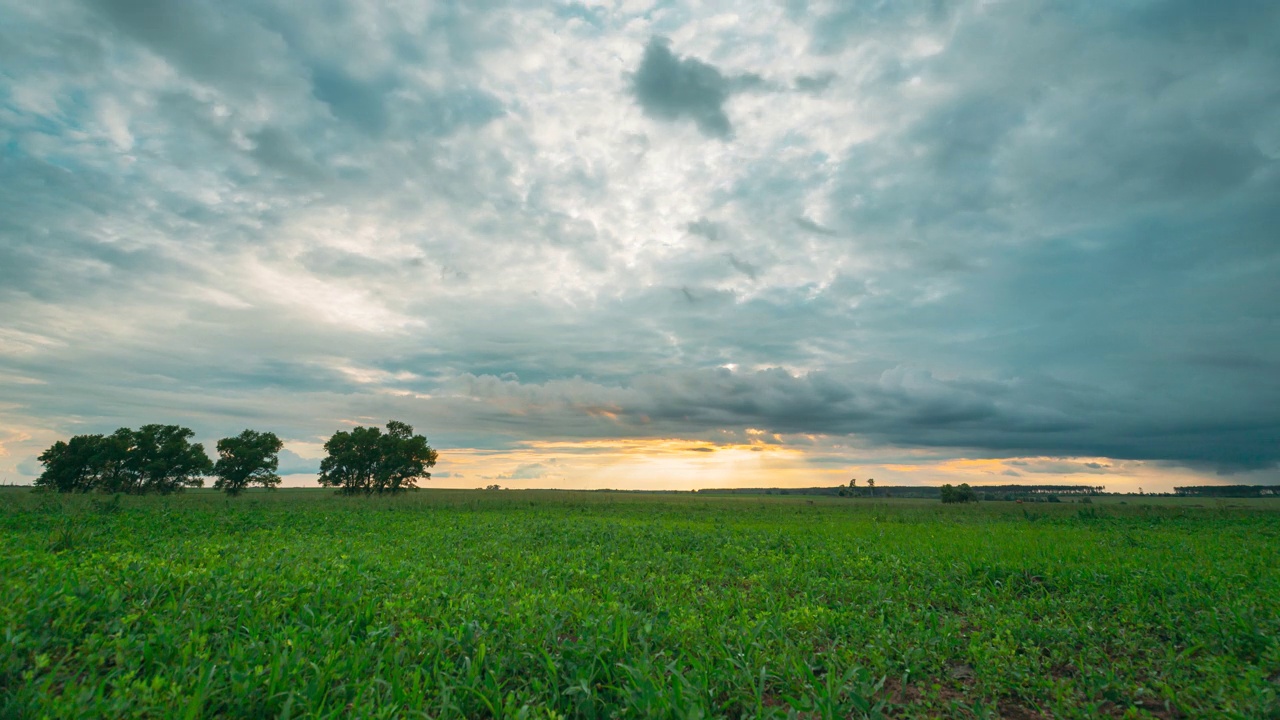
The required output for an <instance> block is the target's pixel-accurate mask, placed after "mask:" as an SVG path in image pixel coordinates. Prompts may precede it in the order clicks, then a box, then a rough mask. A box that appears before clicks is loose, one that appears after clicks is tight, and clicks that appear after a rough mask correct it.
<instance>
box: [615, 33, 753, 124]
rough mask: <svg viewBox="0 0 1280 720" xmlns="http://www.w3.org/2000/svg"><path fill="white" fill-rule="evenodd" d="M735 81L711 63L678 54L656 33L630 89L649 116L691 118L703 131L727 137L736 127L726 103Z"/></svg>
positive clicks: (645, 51)
mask: <svg viewBox="0 0 1280 720" xmlns="http://www.w3.org/2000/svg"><path fill="white" fill-rule="evenodd" d="M734 84H735V83H734V81H733V80H732V79H730V78H726V77H725V76H724V75H722V74H721V73H720V71H719V70H717V69H716V68H715V67H714V66H712V65H708V64H707V63H704V62H702V61H701V60H698V59H696V58H681V57H679V56H678V55H676V54H675V53H673V52H672V51H671V47H670V41H668V40H667V39H665V38H661V37H656V36H655V37H653V38H651V39H650V40H649V44H648V45H646V46H645V49H644V60H643V61H642V62H641V63H640V67H639V69H637V70H636V72H635V75H634V76H632V79H631V92H632V94H633V95H634V96H635V98H636V101H637V102H639V103H640V106H641V107H642V108H644V111H645V113H646V114H647V115H649V116H650V117H654V118H658V119H661V120H679V119H681V118H688V119H691V120H693V121H694V123H696V124H697V126H698V129H699V130H700V131H702V134H703V135H706V136H707V137H713V138H719V139H726V138H729V137H731V136H732V135H733V127H732V126H731V124H730V123H729V117H728V115H726V114H725V111H724V104H725V102H726V101H727V100H728V99H729V95H730V93H731V92H732V91H733V88H734Z"/></svg>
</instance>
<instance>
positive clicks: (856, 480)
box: [849, 478, 858, 488]
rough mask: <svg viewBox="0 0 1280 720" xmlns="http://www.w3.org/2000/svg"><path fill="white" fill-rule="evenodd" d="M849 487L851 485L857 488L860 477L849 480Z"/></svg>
mask: <svg viewBox="0 0 1280 720" xmlns="http://www.w3.org/2000/svg"><path fill="white" fill-rule="evenodd" d="M849 487H851V488H856V487H858V478H853V479H852V480H850V481H849Z"/></svg>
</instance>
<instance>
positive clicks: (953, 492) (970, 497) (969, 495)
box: [938, 483, 978, 503]
mask: <svg viewBox="0 0 1280 720" xmlns="http://www.w3.org/2000/svg"><path fill="white" fill-rule="evenodd" d="M938 494H939V495H941V497H942V502H944V503H967V502H977V501H978V493H977V492H975V491H974V489H973V488H971V487H969V483H960V487H953V486H951V485H943V486H942V487H940V488H938Z"/></svg>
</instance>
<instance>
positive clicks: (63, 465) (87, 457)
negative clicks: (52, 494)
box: [36, 435, 106, 492]
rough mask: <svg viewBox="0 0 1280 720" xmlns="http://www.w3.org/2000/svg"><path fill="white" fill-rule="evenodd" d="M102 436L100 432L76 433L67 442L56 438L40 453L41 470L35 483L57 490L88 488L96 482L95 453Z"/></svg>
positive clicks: (93, 486) (102, 440) (80, 490)
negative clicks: (42, 469) (98, 433)
mask: <svg viewBox="0 0 1280 720" xmlns="http://www.w3.org/2000/svg"><path fill="white" fill-rule="evenodd" d="M105 440H106V438H105V437H103V436H102V435H76V436H74V437H72V438H71V440H70V441H68V442H63V441H61V440H59V441H58V442H56V443H54V444H53V446H52V447H50V448H49V449H48V450H45V451H44V452H42V453H40V456H39V457H38V458H37V459H38V460H39V461H40V462H41V463H43V464H44V472H43V473H41V474H40V477H39V478H36V486H37V487H43V488H47V489H49V490H56V491H58V492H89V491H90V490H93V489H94V488H95V487H97V485H98V476H99V473H98V469H97V464H96V462H95V459H96V457H97V456H98V455H99V454H100V453H101V452H102V447H103V443H104V441H105Z"/></svg>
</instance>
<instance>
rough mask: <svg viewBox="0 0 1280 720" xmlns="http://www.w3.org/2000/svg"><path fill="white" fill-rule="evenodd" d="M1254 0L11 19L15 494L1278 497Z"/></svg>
mask: <svg viewBox="0 0 1280 720" xmlns="http://www.w3.org/2000/svg"><path fill="white" fill-rule="evenodd" d="M1278 278H1280V3H1275V2H1266V1H1264V0H1256V1H1247V0H1223V1H1222V2H1204V1H1203V0H1110V1H1108V2H1088V1H1082V0H1062V1H1046V0H955V1H948V0H896V1H894V2H889V1H887V0H843V1H841V2H819V1H816V0H815V1H812V2H810V1H807V0H774V1H768V2H766V1H759V2H754V1H744V0H732V1H728V0H726V1H723V2H720V1H714V0H707V1H698V2H694V1H689V2H680V1H666V0H659V1H656V2H655V1H654V0H620V1H617V2H613V1H603V0H601V1H594V0H593V1H590V2H586V1H584V2H562V1H553V2H519V1H517V0H511V1H509V2H508V1H505V0H457V1H454V0H438V1H435V2H422V1H419V0H413V1H411V2H409V1H406V2H395V1H379V2H359V1H356V0H349V1H348V0H307V1H305V2H304V1H303V0H217V1H216V2H212V1H201V0H191V1H190V2H184V3H172V2H168V1H166V0H40V2H23V1H19V0H0V482H5V483H17V484H25V483H30V482H32V481H33V480H34V479H35V477H37V476H38V475H39V473H40V472H41V467H40V465H39V463H38V462H37V461H36V456H37V455H38V454H39V453H40V452H41V451H42V450H43V449H44V448H46V447H48V446H49V445H51V444H52V443H53V442H54V441H56V440H58V439H64V438H66V437H69V436H71V435H74V434H83V433H98V432H110V431H112V430H114V429H115V428H117V427H121V426H130V427H136V426H139V425H142V424H145V423H151V422H160V423H173V424H181V425H184V426H188V427H191V428H192V429H193V430H195V432H196V439H198V440H201V441H203V442H204V443H205V445H206V447H207V448H209V449H210V450H212V447H213V444H214V442H216V440H217V439H218V438H220V437H224V436H227V435H232V434H236V433H238V432H239V431H241V430H242V429H244V428H253V429H258V430H270V431H273V432H275V433H277V434H278V435H279V436H280V437H281V438H282V439H283V440H284V441H285V451H284V452H283V453H282V455H281V472H282V473H283V474H285V475H286V476H287V480H288V482H287V484H293V485H307V484H314V479H313V478H314V474H313V473H314V472H315V470H316V468H317V467H318V464H319V458H321V457H322V456H323V454H324V451H323V447H322V446H323V443H324V441H325V439H326V438H327V437H328V436H329V435H330V434H331V433H333V432H334V431H336V430H340V429H346V428H350V427H352V426H354V425H370V424H377V425H380V424H383V423H385V422H386V421H387V420H390V419H398V420H402V421H405V422H408V423H410V424H411V425H413V426H414V428H415V429H416V430H417V431H418V432H420V433H422V434H425V435H426V436H427V437H428V439H429V440H430V442H431V444H432V445H433V446H434V447H436V448H437V449H438V450H439V451H440V462H439V464H438V465H437V466H436V468H435V473H434V477H433V478H432V479H431V480H430V481H429V484H431V485H438V486H445V487H476V486H482V485H488V484H492V483H498V484H501V485H503V486H504V487H514V488H519V487H566V488H570V487H578V488H587V487H590V488H602V487H612V488H637V489H638V488H647V489H672V488H679V489H694V488H710V487H729V486H812V485H833V484H841V483H846V482H847V481H848V480H849V479H850V478H855V477H856V478H860V479H865V478H869V477H870V478H875V479H876V482H877V483H878V484H881V485H892V484H933V483H938V482H969V483H974V484H979V483H988V484H989V483H1002V484H1072V483H1083V484H1088V485H1104V486H1106V487H1107V488H1108V489H1109V490H1119V491H1131V490H1136V489H1137V488H1139V487H1143V488H1145V490H1146V491H1148V492H1151V491H1160V490H1168V489H1170V488H1172V487H1174V486H1177V485H1187V484H1213V483H1276V482H1280V466H1278V464H1277V463H1278V462H1280V279H1278Z"/></svg>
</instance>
